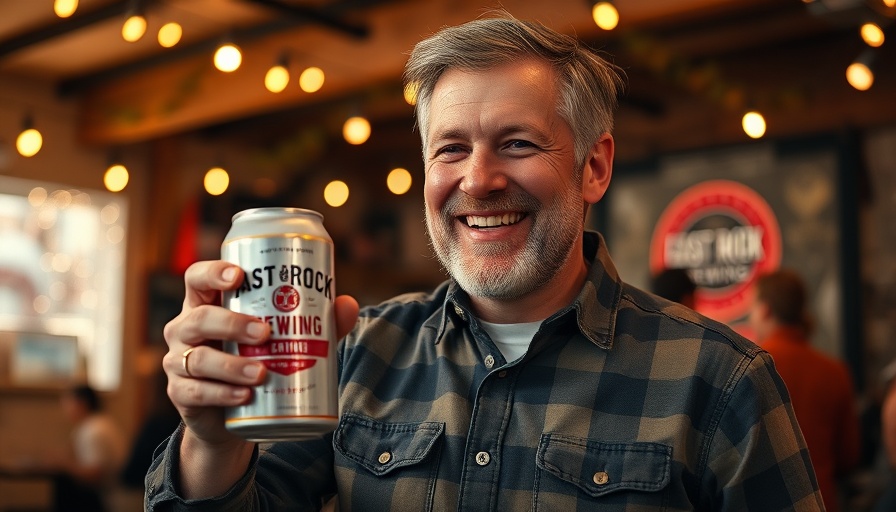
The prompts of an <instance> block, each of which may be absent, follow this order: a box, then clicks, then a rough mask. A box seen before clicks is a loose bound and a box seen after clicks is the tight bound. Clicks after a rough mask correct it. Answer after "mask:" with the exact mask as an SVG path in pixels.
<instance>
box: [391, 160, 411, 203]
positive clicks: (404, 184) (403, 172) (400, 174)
mask: <svg viewBox="0 0 896 512" xmlns="http://www.w3.org/2000/svg"><path fill="white" fill-rule="evenodd" d="M411 182H412V179H411V173H410V172H408V170H407V169H403V168H401V167H396V168H395V169H392V170H391V171H390V172H389V176H387V177H386V186H387V187H389V192H392V193H393V194H395V195H397V196H400V195H402V194H404V193H406V192H407V191H408V190H410V189H411Z"/></svg>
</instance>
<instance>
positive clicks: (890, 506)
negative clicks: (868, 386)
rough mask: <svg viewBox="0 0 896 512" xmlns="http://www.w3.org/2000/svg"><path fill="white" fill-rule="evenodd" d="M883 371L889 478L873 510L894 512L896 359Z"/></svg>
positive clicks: (885, 456) (884, 444)
mask: <svg viewBox="0 0 896 512" xmlns="http://www.w3.org/2000/svg"><path fill="white" fill-rule="evenodd" d="M881 373H882V377H883V384H884V386H883V387H884V392H883V400H882V402H881V407H880V428H881V432H880V433H881V445H882V448H883V461H884V464H885V467H886V469H887V477H888V478H887V483H886V484H885V485H884V486H883V488H882V490H881V494H880V496H879V497H878V499H877V501H876V503H875V505H874V508H873V512H893V511H894V510H896V361H892V362H890V363H889V364H888V365H887V366H886V367H884V369H883V370H882V372H881Z"/></svg>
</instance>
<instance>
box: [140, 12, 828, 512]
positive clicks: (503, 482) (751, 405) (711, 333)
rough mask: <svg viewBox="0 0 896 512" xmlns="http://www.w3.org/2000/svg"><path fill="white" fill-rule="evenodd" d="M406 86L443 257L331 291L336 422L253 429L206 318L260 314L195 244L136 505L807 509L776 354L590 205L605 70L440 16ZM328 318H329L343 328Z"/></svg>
mask: <svg viewBox="0 0 896 512" xmlns="http://www.w3.org/2000/svg"><path fill="white" fill-rule="evenodd" d="M405 79H406V81H407V82H408V83H414V84H417V85H418V89H417V91H418V96H417V103H416V115H417V125H418V127H419V130H420V135H421V139H422V148H423V157H424V163H425V177H426V179H425V183H424V199H425V210H424V211H425V219H426V226H427V231H428V233H429V236H430V240H431V242H432V246H433V248H434V251H435V253H436V255H437V256H438V258H439V260H440V262H441V263H442V265H443V266H444V267H445V269H446V270H447V271H448V273H449V274H450V279H449V280H448V281H446V282H445V283H443V284H442V285H440V286H438V287H437V288H436V289H435V290H434V291H432V292H431V293H412V294H407V295H402V296H399V297H396V298H394V299H392V300H388V301H385V302H383V303H381V304H379V305H376V306H370V307H365V308H364V309H363V310H362V311H361V312H360V316H359V311H358V303H357V301H355V300H354V299H353V298H351V297H348V296H344V295H343V296H339V297H337V298H336V299H335V311H336V319H337V325H338V329H337V330H338V332H339V336H340V337H341V338H342V339H341V341H340V345H339V348H338V354H337V357H338V363H339V368H340V377H339V400H340V414H341V416H340V420H339V424H338V426H337V427H336V430H335V432H333V433H331V434H328V435H326V436H324V437H322V438H320V439H315V440H309V441H302V442H278V443H272V444H267V443H266V444H263V445H257V444H255V443H251V442H247V441H245V440H243V439H242V438H239V437H237V436H236V435H234V434H232V433H231V432H229V431H228V430H227V429H226V428H225V426H224V420H223V418H224V414H223V408H224V407H226V406H235V405H238V404H241V403H245V402H246V401H248V400H250V396H251V393H252V388H251V386H254V385H257V384H259V383H261V382H262V381H263V379H264V378H265V375H264V373H265V369H264V367H263V365H261V364H259V363H258V362H257V361H253V360H251V359H246V358H241V357H238V356H234V355H231V354H227V353H224V352H222V351H220V350H217V349H216V347H215V346H214V345H213V344H212V343H210V340H216V339H228V340H234V341H238V342H241V343H247V344H259V343H263V342H264V341H265V340H266V339H267V338H268V336H269V334H270V326H269V325H268V324H267V323H266V322H264V321H263V320H260V319H258V318H255V317H252V316H250V315H243V314H238V313H234V312H231V311H228V310H226V309H224V308H222V307H220V305H219V303H218V300H219V297H220V294H221V290H224V289H235V288H237V287H239V286H240V285H241V283H242V281H243V278H244V275H243V271H242V270H241V269H240V268H239V267H237V266H234V265H232V264H229V263H226V262H224V261H204V262H198V263H195V264H193V265H191V266H190V267H189V268H188V269H187V271H186V273H185V282H186V296H185V300H184V303H183V310H182V312H181V313H180V315H178V316H177V317H176V318H175V319H174V320H172V321H171V322H169V323H168V324H167V325H166V327H165V339H166V341H167V343H168V346H169V352H168V354H167V355H166V356H165V358H164V361H163V366H164V368H165V371H166V373H167V375H168V379H169V383H168V394H169V396H170V397H171V400H172V402H173V403H174V405H175V406H176V407H177V408H178V410H179V412H180V414H181V418H182V420H183V423H182V425H181V426H180V427H179V428H178V430H177V432H176V433H175V434H174V435H172V436H171V438H170V440H169V442H168V444H167V446H166V447H165V448H164V450H160V451H159V455H158V457H157V458H156V459H155V461H154V462H153V465H152V467H151V468H150V472H149V474H148V476H147V494H146V506H147V510H149V511H163V510H164V511H171V510H241V511H243V510H245V511H253V510H317V509H319V508H320V507H321V503H322V502H323V501H325V500H327V499H329V498H330V497H331V496H333V495H334V494H338V500H339V506H340V508H341V509H342V510H361V511H381V510H391V511H404V510H407V511H413V512H420V511H423V510H464V511H473V510H580V511H584V510H635V509H637V510H643V511H650V510H656V511H660V510H664V511H672V510H676V511H683V510H701V511H732V512H733V511H738V512H743V511H764V512H769V511H776V510H806V511H817V510H822V502H821V497H820V494H819V492H818V489H817V486H816V482H815V478H814V473H813V469H812V467H811V464H810V462H809V456H808V453H807V451H806V447H805V444H804V441H803V438H802V436H801V434H800V432H799V427H798V425H797V423H796V420H795V418H794V415H793V410H792V408H791V406H790V402H789V398H788V395H787V393H786V391H785V389H784V385H783V383H782V382H781V380H780V377H779V376H778V375H777V373H775V371H774V368H773V365H772V362H771V358H770V357H769V356H768V354H767V353H766V352H765V351H763V350H761V349H760V348H759V347H757V346H756V345H755V344H753V343H752V342H750V341H748V340H746V339H744V338H742V337H741V336H739V335H738V334H736V333H735V332H733V331H732V330H731V329H729V328H728V327H727V326H725V325H723V324H721V323H718V322H715V321H713V320H710V319H707V318H705V317H702V316H700V315H698V314H697V313H696V312H694V311H693V310H691V309H688V308H684V307H681V306H680V305H676V304H670V303H669V302H668V301H666V300H663V299H660V298H658V297H657V296H655V295H653V294H649V293H646V292H644V291H641V290H639V289H636V288H634V287H632V286H629V285H628V284H626V283H624V282H622V281H621V279H620V278H619V275H618V274H617V272H616V269H615V267H614V265H613V262H612V260H611V259H610V256H609V252H608V249H607V247H606V244H605V242H604V240H603V238H602V236H601V235H600V234H599V233H597V232H593V231H586V230H585V229H584V223H585V215H586V212H587V210H588V207H589V206H590V205H591V204H594V203H596V202H598V201H599V200H600V199H601V198H602V197H603V195H604V193H605V192H606V190H607V187H608V186H609V183H610V177H611V174H612V162H613V154H614V147H615V146H614V140H613V137H612V135H611V133H610V132H611V128H612V124H613V112H614V110H615V107H616V103H617V98H618V94H619V92H620V90H621V88H622V86H623V80H622V77H621V74H620V72H619V70H618V69H617V68H616V67H615V66H613V65H612V64H610V63H609V62H608V61H606V60H605V59H604V58H602V57H601V56H600V54H598V53H596V52H594V51H592V50H591V49H589V48H588V47H587V46H586V45H584V44H582V43H581V42H579V41H577V40H576V39H575V38H573V37H570V36H566V35H563V34H560V33H557V32H555V31H553V30H550V29H548V28H547V27H545V26H543V25H540V24H537V23H530V22H523V21H519V20H516V19H514V18H512V17H510V16H509V15H506V14H501V15H499V16H495V17H486V18H483V19H479V20H475V21H472V22H469V23H466V24H463V25H460V26H456V27H448V28H444V29H442V30H441V31H439V32H438V33H436V34H435V35H434V36H432V37H430V38H428V39H426V40H424V41H422V42H421V43H419V44H418V45H417V46H416V47H415V48H414V50H413V52H412V53H411V57H410V60H409V62H408V64H407V67H406V71H405ZM343 336H344V337H343Z"/></svg>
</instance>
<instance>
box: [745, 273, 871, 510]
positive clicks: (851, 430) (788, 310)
mask: <svg viewBox="0 0 896 512" xmlns="http://www.w3.org/2000/svg"><path fill="white" fill-rule="evenodd" d="M755 291H756V298H755V301H754V303H753V306H752V309H751V311H750V314H749V319H748V321H749V323H750V326H751V327H752V328H753V329H754V332H755V336H756V341H757V343H758V344H759V346H760V347H762V348H763V349H765V350H767V351H768V352H769V353H770V354H771V355H772V359H773V360H774V363H775V368H776V369H777V370H778V373H779V374H780V375H781V378H783V379H784V383H785V384H786V385H787V390H788V392H789V393H790V397H791V401H792V402H793V409H794V412H795V413H796V417H797V420H798V421H799V425H800V427H801V428H802V431H803V436H804V437H805V439H806V444H807V445H808V447H809V455H810V456H811V458H812V465H813V466H814V467H815V473H816V476H817V477H818V486H819V488H820V489H821V494H822V497H823V498H824V503H825V507H826V508H827V510H828V511H829V512H837V511H839V510H840V509H841V503H840V499H841V497H840V495H841V486H840V485H839V484H838V482H842V481H843V479H844V478H845V477H846V476H847V475H848V474H849V473H850V471H852V470H853V469H855V468H856V467H857V465H858V463H859V460H860V457H861V435H860V428H859V416H858V412H857V404H856V398H855V394H854V389H855V387H854V385H853V380H852V376H851V375H850V373H849V369H848V368H847V367H846V365H845V364H844V363H843V362H842V361H840V360H837V359H835V358H832V357H830V356H828V355H826V354H824V353H822V352H821V351H819V350H817V349H815V348H814V347H813V346H812V344H811V342H810V341H809V337H810V335H811V333H812V319H811V318H810V314H809V311H808V309H807V291H806V286H805V283H804V282H803V279H802V277H800V275H799V274H798V273H797V272H795V271H794V270H792V269H781V270H778V271H776V272H771V273H767V274H764V275H760V276H759V277H758V278H757V280H756V283H755Z"/></svg>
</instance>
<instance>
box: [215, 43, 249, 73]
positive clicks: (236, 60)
mask: <svg viewBox="0 0 896 512" xmlns="http://www.w3.org/2000/svg"><path fill="white" fill-rule="evenodd" d="M242 62H243V54H242V53H241V52H240V49H239V47H237V46H236V45H235V44H233V43H225V44H222V45H221V46H219V47H218V49H217V50H216V51H215V67H216V68H218V69H219V70H221V71H223V72H225V73H230V72H232V71H236V70H237V69H238V68H239V67H240V64H241V63H242Z"/></svg>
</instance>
